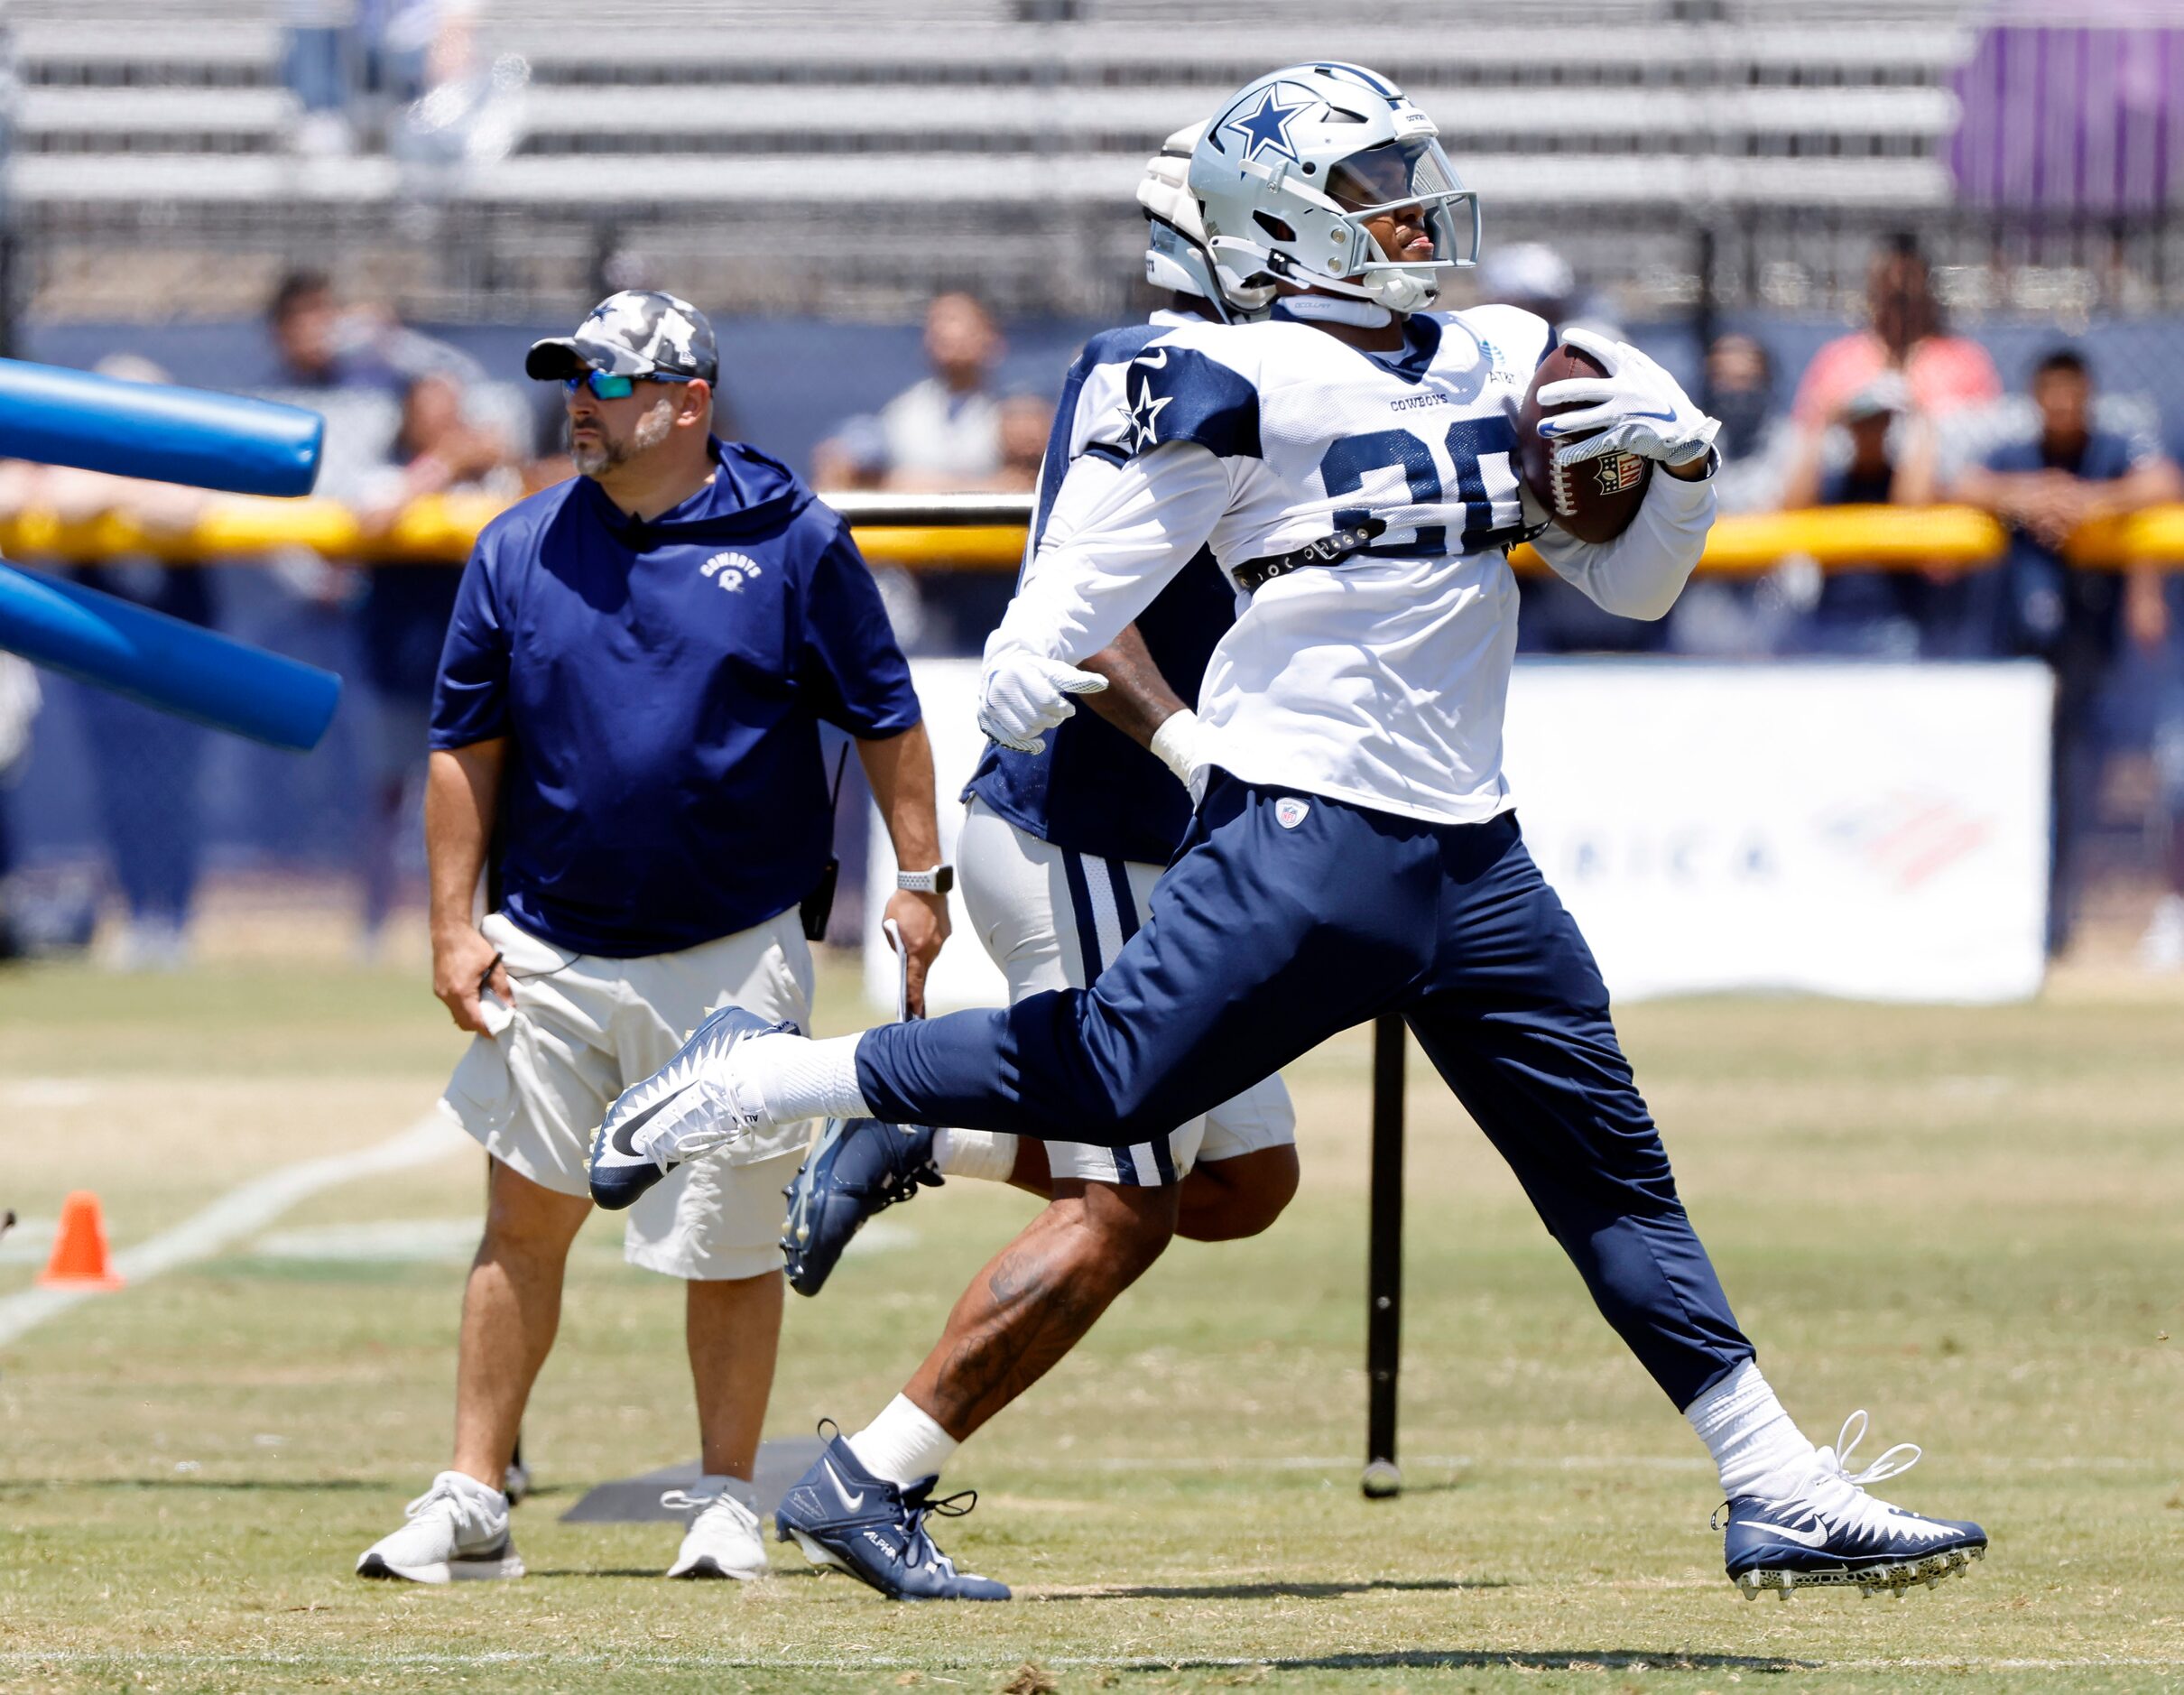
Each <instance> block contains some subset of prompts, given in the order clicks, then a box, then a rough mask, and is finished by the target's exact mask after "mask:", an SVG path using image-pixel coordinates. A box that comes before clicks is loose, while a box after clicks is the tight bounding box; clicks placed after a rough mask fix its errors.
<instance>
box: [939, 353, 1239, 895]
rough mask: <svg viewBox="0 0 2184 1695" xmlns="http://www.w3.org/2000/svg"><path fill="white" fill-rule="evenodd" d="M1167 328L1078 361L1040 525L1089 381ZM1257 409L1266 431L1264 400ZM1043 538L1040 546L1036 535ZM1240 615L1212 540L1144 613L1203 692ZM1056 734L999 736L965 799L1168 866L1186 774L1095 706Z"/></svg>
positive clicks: (1153, 639)
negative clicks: (1029, 748) (1030, 746)
mask: <svg viewBox="0 0 2184 1695" xmlns="http://www.w3.org/2000/svg"><path fill="white" fill-rule="evenodd" d="M1164 333H1165V331H1164V330H1163V329H1161V328H1160V327H1158V326H1154V325H1134V326H1131V327H1129V328H1126V329H1108V330H1103V331H1102V332H1101V333H1100V334H1098V335H1097V336H1095V337H1093V338H1092V339H1091V340H1090V341H1088V342H1087V343H1086V344H1085V349H1084V351H1083V352H1082V353H1080V354H1079V355H1078V357H1077V362H1076V363H1075V364H1074V365H1072V366H1070V367H1069V376H1068V378H1067V380H1066V381H1065V382H1064V384H1063V386H1062V394H1061V401H1060V405H1059V406H1058V407H1057V408H1056V411H1055V418H1054V430H1053V433H1052V434H1051V435H1050V436H1049V438H1048V440H1047V456H1046V460H1045V462H1044V463H1043V464H1042V465H1041V468H1040V476H1039V488H1040V495H1039V517H1038V527H1039V530H1040V531H1041V532H1043V529H1044V527H1045V522H1046V514H1047V512H1048V511H1049V510H1050V508H1051V507H1052V505H1053V502H1054V496H1055V493H1056V491H1057V490H1059V489H1060V486H1061V482H1062V478H1063V477H1064V475H1065V474H1066V473H1067V472H1068V470H1069V448H1070V444H1071V441H1072V440H1073V428H1074V425H1075V421H1076V416H1077V410H1078V396H1079V395H1080V394H1082V392H1083V389H1084V385H1085V382H1086V380H1087V378H1088V377H1089V376H1090V375H1091V374H1092V372H1093V371H1095V370H1096V369H1097V368H1098V367H1099V366H1103V365H1122V364H1126V363H1128V362H1129V361H1131V360H1133V359H1134V358H1136V357H1138V355H1139V354H1140V353H1141V352H1142V351H1143V349H1144V348H1145V347H1148V346H1149V345H1150V344H1151V343H1152V341H1154V340H1155V339H1156V338H1159V337H1160V336H1161V335H1162V334H1164ZM1236 380H1238V381H1239V382H1240V381H1241V380H1242V379H1240V378H1238V379H1236ZM1252 416H1253V418H1254V440H1255V439H1256V422H1255V420H1256V418H1257V412H1256V406H1255V400H1254V411H1253V413H1252ZM1166 439H1167V438H1166V437H1165V436H1164V435H1163V437H1162V440H1166ZM1032 540H1033V545H1034V546H1036V545H1037V541H1038V535H1037V534H1036V533H1035V534H1034V536H1033V538H1032ZM1234 622H1235V591H1234V590H1232V589H1231V588H1229V586H1228V580H1227V579H1226V578H1225V577H1223V576H1222V574H1221V570H1220V568H1219V567H1218V566H1217V565H1216V564H1215V563H1214V562H1213V555H1212V554H1211V553H1209V552H1207V551H1204V550H1203V549H1201V550H1200V551H1199V553H1198V557H1197V558H1196V559H1194V560H1191V561H1190V563H1189V564H1188V565H1186V566H1185V567H1184V568H1183V569H1182V570H1181V571H1180V572H1179V573H1178V574H1177V576H1176V578H1175V580H1174V581H1172V582H1171V583H1170V584H1169V585H1168V587H1167V588H1163V589H1162V590H1161V592H1160V594H1159V595H1158V596H1157V597H1155V598H1154V600H1153V602H1152V605H1151V606H1150V607H1146V608H1145V610H1144V612H1143V614H1141V615H1140V616H1139V618H1138V620H1137V629H1138V634H1140V635H1142V636H1143V638H1144V641H1145V646H1146V649H1147V651H1148V652H1149V653H1151V654H1152V662H1153V663H1154V664H1156V665H1157V666H1159V667H1160V671H1161V675H1162V676H1163V677H1165V678H1166V679H1167V680H1168V683H1169V686H1170V687H1171V688H1172V689H1173V690H1175V691H1176V692H1177V693H1178V694H1179V695H1180V696H1182V698H1183V699H1186V700H1195V699H1197V698H1198V685H1199V684H1200V682H1202V681H1204V679H1205V676H1206V665H1207V662H1208V660H1209V659H1211V658H1212V656H1213V650H1214V645H1215V644H1216V643H1217V642H1218V641H1219V640H1220V639H1221V637H1222V635H1223V634H1225V633H1226V630H1227V628H1228V626H1229V625H1231V624H1232V623H1234ZM1045 739H1046V745H1047V746H1046V751H1045V752H1044V753H1042V754H1019V753H1013V752H1012V751H1010V750H1009V749H1008V748H1005V747H1002V746H997V745H995V744H994V743H990V742H989V743H988V744H987V745H986V754H985V756H984V757H983V758H982V759H981V760H980V761H979V762H978V769H977V771H976V773H974V774H973V776H972V778H971V780H970V783H969V784H968V786H967V787H966V788H965V790H964V792H963V794H964V799H966V800H968V799H969V798H970V797H971V796H972V795H974V794H975V795H976V796H977V797H978V798H979V799H980V800H981V801H984V802H985V803H986V805H987V806H989V807H991V808H992V809H993V810H995V812H998V813H999V814H1000V815H1001V816H1002V817H1003V818H1005V819H1007V820H1009V821H1010V822H1011V823H1013V824H1014V825H1015V826H1016V827H1017V828H1018V829H1023V830H1024V831H1026V832H1028V833H1029V834H1031V835H1033V836H1036V837H1038V838H1040V839H1041V840H1042V841H1049V842H1052V843H1053V844H1054V845H1055V846H1056V847H1067V848H1069V849H1070V850H1071V851H1073V852H1076V853H1081V854H1091V855H1094V856H1096V857H1099V858H1103V859H1127V860H1134V861H1137V862H1139V863H1141V864H1147V865H1165V864H1166V863H1167V862H1168V860H1169V858H1170V857H1171V856H1172V855H1173V854H1174V852H1175V850H1176V848H1177V847H1179V846H1180V844H1181V842H1182V839H1183V835H1184V832H1185V831H1186V830H1187V829H1189V825H1190V797H1189V793H1188V792H1185V790H1184V788H1183V785H1182V784H1181V783H1178V782H1177V781H1176V780H1175V776H1174V773H1171V771H1170V770H1169V769H1168V767H1167V766H1165V765H1163V764H1161V762H1160V761H1159V760H1157V759H1155V758H1154V757H1153V756H1152V755H1151V754H1149V753H1147V752H1146V751H1145V750H1144V749H1143V747H1140V746H1138V745H1137V743H1135V742H1134V741H1132V740H1131V739H1130V737H1129V736H1125V735H1124V734H1123V733H1122V731H1120V730H1118V729H1116V728H1115V727H1114V726H1113V725H1112V724H1109V723H1108V722H1107V721H1106V719H1104V718H1101V717H1099V715H1098V714H1097V713H1096V712H1094V711H1092V710H1091V709H1089V708H1086V707H1081V706H1080V707H1079V708H1078V711H1077V714H1076V716H1075V717H1073V718H1069V720H1067V721H1066V722H1065V723H1063V724H1062V725H1060V727H1058V728H1055V729H1051V730H1049V731H1048V732H1047V734H1046V738H1045Z"/></svg>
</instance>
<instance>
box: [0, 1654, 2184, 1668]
mask: <svg viewBox="0 0 2184 1695" xmlns="http://www.w3.org/2000/svg"><path fill="white" fill-rule="evenodd" d="M1017 1657H1018V1656H1017V1655H1014V1654H1006V1655H1003V1656H1002V1658H1004V1659H1014V1658H1017ZM1329 1657H1332V1658H1335V1659H1338V1660H1343V1661H1355V1662H1356V1663H1355V1664H1350V1665H1347V1666H1346V1667H1343V1668H1338V1669H1347V1670H1352V1671H1360V1672H1369V1671H1373V1670H1374V1669H1375V1668H1381V1667H1384V1668H1387V1669H1391V1670H1420V1671H1425V1670H1430V1669H1432V1668H1433V1667H1435V1666H1437V1665H1443V1664H1446V1665H1448V1666H1452V1667H1458V1668H1461V1667H1475V1668H1476V1669H1479V1670H1482V1671H1487V1670H1493V1669H1495V1668H1498V1667H1502V1666H1504V1665H1514V1666H1517V1667H1520V1668H1522V1667H1540V1668H1542V1669H1553V1670H1558V1671H1559V1670H1569V1671H1578V1670H1596V1671H1636V1670H1638V1669H1639V1668H1640V1667H1644V1668H1646V1669H1648V1670H1652V1671H1661V1672H1674V1671H1680V1670H1683V1669H1685V1668H1686V1667H1696V1668H1698V1669H1701V1670H1714V1669H1717V1668H1731V1669H1741V1670H1745V1671H1759V1672H1898V1671H1903V1672H1913V1671H1917V1672H2089V1671H2096V1670H2102V1669H2116V1670H2123V1669H2130V1668H2136V1669H2146V1668H2159V1669H2162V1670H2174V1669H2177V1668H2179V1667H2184V1659H2175V1658H2166V1659H2164V1658H2156V1657H2154V1656H2152V1655H2129V1654H2115V1655H2087V1656H2085V1657H2083V1658H2079V1659H2041V1658H2017V1657H1996V1658H1988V1657H1985V1656H1984V1655H1980V1654H1923V1655H1905V1656H1902V1657H1888V1656H1865V1657H1861V1658H1857V1659H1849V1658H1842V1659H1838V1658H1835V1657H1832V1656H1831V1657H1828V1658H1825V1659H1821V1658H1814V1657H1811V1656H1809V1655H1806V1654H1768V1653H1750V1654H1724V1653H1689V1652H1688V1651H1682V1650H1678V1649H1674V1648H1663V1649H1661V1650H1660V1651H1659V1652H1658V1653H1648V1652H1646V1651H1644V1650H1643V1649H1635V1648H1614V1649H1603V1650H1601V1651H1600V1652H1598V1653H1586V1652H1584V1651H1582V1650H1578V1651H1576V1652H1570V1653H1561V1652H1555V1651H1551V1650H1550V1651H1547V1652H1539V1651H1528V1650H1525V1649H1522V1648H1411V1649H1395V1650H1391V1651H1388V1652H1385V1653H1376V1652H1374V1651H1371V1650H1359V1651H1357V1652H1356V1653H1354V1654H1340V1653H1338V1654H1336V1655H1333V1656H1319V1655H1314V1656H1310V1657H1302V1656H1291V1655H1282V1654H1219V1653H1186V1654H1180V1655H1173V1656H1168V1655H1157V1654H1143V1655H1141V1654H1097V1653H1058V1654H1041V1655H1039V1656H1038V1660H1039V1663H1040V1664H1041V1665H1044V1666H1050V1667H1052V1666H1060V1667H1078V1668H1084V1669H1094V1668H1104V1669H1108V1670H1114V1671H1127V1672H1177V1671H1194V1670H1204V1671H1214V1670H1233V1669H1242V1668H1245V1667H1250V1666H1266V1667H1268V1668H1270V1669H1272V1670H1275V1671H1281V1670H1283V1669H1285V1668H1290V1669H1302V1668H1307V1667H1314V1666H1319V1667H1324V1666H1325V1665H1326V1663H1327V1660H1328V1658H1329ZM986 1663H988V1662H986V1660H983V1659H973V1658H969V1657H967V1656H965V1655H962V1654H941V1655H933V1656H929V1657H927V1658H923V1659H913V1658H909V1657H906V1656H902V1655H896V1654H859V1655H857V1656H856V1657H855V1658H831V1657H825V1656H803V1655H793V1654H764V1653H755V1654H754V1653H702V1652H701V1653H662V1652H660V1651H659V1650H657V1649H646V1648H632V1649H628V1650H626V1651H625V1650H618V1649H613V1648H606V1649H599V1648H574V1649H569V1650H565V1651H562V1650H554V1649H537V1648H495V1649H485V1650H478V1649H469V1650H462V1651H457V1652H454V1653H432V1652H431V1651H430V1650H429V1649H397V1650H393V1651H387V1650H380V1651H376V1652H375V1651H372V1650H366V1651H363V1652H360V1653H359V1652H354V1651H344V1650H342V1649H339V1648H334V1649H329V1650H328V1651H326V1652H324V1653H297V1652H293V1651H282V1650H277V1649H276V1650H271V1651H268V1652H265V1653H202V1652H198V1653H190V1652H181V1651H176V1652H161V1651H159V1650H151V1651H145V1652H136V1653H130V1652H126V1651H123V1652H108V1651H106V1650H104V1649H98V1648H52V1649H38V1648H10V1649H0V1666H38V1665H137V1666H158V1667H163V1668H167V1669H170V1670H186V1669H190V1668H196V1667H205V1668H209V1667H215V1666H217V1667H227V1668H242V1667H245V1666H327V1667H338V1666H342V1665H364V1666H385V1667H396V1666H423V1667H427V1668H433V1667H440V1666H447V1667H452V1668H458V1669H473V1668H476V1669H483V1668H486V1667H494V1666H511V1665H557V1666H597V1667H601V1668H607V1667H611V1668H614V1669H615V1670H631V1669H639V1670H652V1671H676V1670H704V1671H720V1672H759V1671H804V1672H865V1671H871V1670H873V1669H875V1668H885V1669H887V1670H891V1671H892V1670H893V1669H895V1668H896V1667H901V1666H908V1667H917V1668H923V1667H931V1666H936V1665H939V1666H947V1667H949V1668H950V1669H955V1670H961V1669H965V1668H969V1667H977V1666H983V1665H985V1664H986Z"/></svg>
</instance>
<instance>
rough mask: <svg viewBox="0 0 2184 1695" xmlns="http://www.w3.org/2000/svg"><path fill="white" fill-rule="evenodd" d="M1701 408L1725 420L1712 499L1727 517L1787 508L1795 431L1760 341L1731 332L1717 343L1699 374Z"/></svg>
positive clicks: (1718, 337) (1715, 339)
mask: <svg viewBox="0 0 2184 1695" xmlns="http://www.w3.org/2000/svg"><path fill="white" fill-rule="evenodd" d="M1698 394H1699V404H1700V405H1701V406H1703V407H1704V408H1705V409H1706V411H1707V415H1708V416H1709V417H1713V418H1718V419H1720V420H1721V434H1720V435H1718V436H1717V437H1716V438H1715V440H1714V445H1715V447H1716V448H1717V449H1719V450H1720V453H1721V460H1722V464H1721V469H1720V470H1719V471H1718V472H1717V473H1716V474H1715V477H1714V496H1715V498H1716V500H1717V501H1718V502H1719V503H1720V505H1721V509H1722V511H1724V512H1773V511H1775V510H1777V509H1778V508H1780V507H1781V505H1783V501H1782V479H1783V477H1784V476H1785V475H1786V474H1787V473H1788V470H1789V463H1788V461H1789V458H1790V449H1791V430H1790V427H1789V421H1788V419H1787V418H1785V417H1784V416H1783V414H1782V412H1781V406H1780V404H1779V403H1778V401H1777V398H1776V395H1775V393H1774V361H1773V360H1772V358H1771V357H1768V353H1767V349H1766V348H1765V347H1763V346H1761V345H1760V343H1759V341H1758V340H1757V339H1756V338H1754V337H1751V336H1747V335H1744V334H1743V333H1742V332H1741V331H1737V330H1731V331H1729V332H1728V333H1726V335H1719V336H1717V337H1715V338H1714V341H1713V345H1711V346H1710V347H1707V358H1706V366H1705V369H1704V370H1703V372H1702V373H1701V374H1700V381H1699V389H1698Z"/></svg>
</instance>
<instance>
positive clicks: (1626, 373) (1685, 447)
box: [1540, 329, 1721, 465]
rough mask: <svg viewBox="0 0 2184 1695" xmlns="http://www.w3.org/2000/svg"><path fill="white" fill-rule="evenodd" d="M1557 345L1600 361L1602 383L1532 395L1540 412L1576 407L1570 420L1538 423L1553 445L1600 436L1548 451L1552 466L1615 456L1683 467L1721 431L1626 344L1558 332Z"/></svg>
mask: <svg viewBox="0 0 2184 1695" xmlns="http://www.w3.org/2000/svg"><path fill="white" fill-rule="evenodd" d="M1562 339H1563V340H1564V341H1566V342H1568V343H1569V345H1570V346H1571V347H1577V348H1579V349H1581V350H1583V351H1584V352H1587V353H1589V354H1591V355H1592V356H1593V357H1594V358H1596V359H1597V360H1599V361H1600V366H1601V368H1602V369H1603V370H1605V371H1606V373H1607V375H1606V376H1571V377H1565V378H1564V379H1563V380H1562V381H1561V382H1559V383H1550V384H1547V386H1546V387H1544V388H1542V389H1541V391H1540V403H1541V405H1542V406H1564V405H1569V404H1570V403H1573V402H1576V403H1579V406H1580V410H1578V411H1577V412H1559V413H1557V414H1556V415H1555V416H1554V417H1552V418H1542V419H1541V421H1540V433H1541V435H1542V436H1544V437H1546V438H1547V440H1550V441H1554V440H1559V439H1560V438H1561V437H1564V436H1574V435H1579V434H1582V433H1583V432H1584V431H1587V430H1597V431H1600V433H1599V434H1598V435H1596V436H1594V437H1593V438H1592V439H1591V440H1587V441H1571V442H1568V443H1566V444H1564V445H1563V446H1561V447H1559V448H1557V449H1555V463H1556V464H1557V465H1579V464H1582V463H1584V462H1585V461H1586V460H1587V459H1596V458H1599V457H1600V456H1601V455H1602V454H1603V453H1613V452H1615V451H1617V450H1618V449H1620V450H1621V451H1623V452H1624V453H1635V454H1636V455H1637V456H1638V457H1639V458H1643V459H1660V460H1661V461H1662V462H1663V463H1665V464H1669V465H1689V463H1690V462H1691V461H1692V460H1693V459H1696V458H1700V457H1701V456H1702V455H1704V454H1705V452H1706V451H1707V449H1708V448H1710V447H1712V446H1713V445H1714V437H1715V434H1716V432H1717V431H1719V430H1720V429H1721V426H1720V425H1719V424H1718V423H1717V422H1715V421H1714V420H1713V419H1711V418H1709V417H1707V415H1706V413H1704V412H1701V411H1699V410H1698V407H1697V406H1696V405H1694V404H1693V403H1692V401H1691V397H1690V396H1689V394H1685V393H1684V392H1683V388H1682V385H1681V384H1679V383H1678V382H1677V381H1676V379H1675V378H1674V377H1672V376H1670V375H1669V374H1668V373H1667V372H1666V371H1664V370H1662V369H1661V367H1660V366H1658V365H1656V364H1654V363H1653V361H1652V359H1651V358H1649V357H1647V356H1646V355H1645V354H1643V353H1642V352H1640V351H1639V350H1638V349H1637V348H1636V347H1633V346H1631V344H1630V343H1629V342H1627V341H1617V340H1615V339H1614V338H1612V337H1608V336H1604V335H1601V334H1600V333H1599V332H1598V331H1597V330H1592V329H1566V330H1564V331H1563V332H1562Z"/></svg>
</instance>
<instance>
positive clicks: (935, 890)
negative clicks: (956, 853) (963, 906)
mask: <svg viewBox="0 0 2184 1695" xmlns="http://www.w3.org/2000/svg"><path fill="white" fill-rule="evenodd" d="M955 886H956V867H955V866H934V867H933V868H932V869H931V870H930V871H898V872H896V873H895V887H897V888H898V889H907V890H909V891H910V893H911V894H947V893H948V892H949V890H950V889H952V888H954V887H955Z"/></svg>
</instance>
